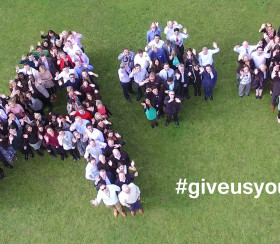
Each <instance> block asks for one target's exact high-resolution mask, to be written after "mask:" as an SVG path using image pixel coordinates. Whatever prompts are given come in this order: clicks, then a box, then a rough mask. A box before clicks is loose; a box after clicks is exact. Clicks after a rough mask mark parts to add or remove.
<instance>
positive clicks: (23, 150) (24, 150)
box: [15, 145, 33, 155]
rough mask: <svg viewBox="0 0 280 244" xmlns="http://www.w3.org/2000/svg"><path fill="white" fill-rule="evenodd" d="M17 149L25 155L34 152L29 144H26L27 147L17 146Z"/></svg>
mask: <svg viewBox="0 0 280 244" xmlns="http://www.w3.org/2000/svg"><path fill="white" fill-rule="evenodd" d="M15 149H16V150H18V151H20V152H21V153H22V154H24V155H28V153H30V154H32V153H33V151H32V149H31V147H30V146H29V145H27V146H26V149H24V147H22V148H15Z"/></svg>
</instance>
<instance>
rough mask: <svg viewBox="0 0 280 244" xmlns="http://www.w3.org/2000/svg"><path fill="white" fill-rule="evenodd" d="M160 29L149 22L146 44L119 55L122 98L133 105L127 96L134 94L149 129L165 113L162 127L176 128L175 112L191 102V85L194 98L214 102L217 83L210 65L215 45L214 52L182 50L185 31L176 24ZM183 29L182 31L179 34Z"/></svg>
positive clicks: (126, 49) (216, 49)
mask: <svg viewBox="0 0 280 244" xmlns="http://www.w3.org/2000/svg"><path fill="white" fill-rule="evenodd" d="M162 30H163V28H162V27H161V26H160V25H159V23H158V22H152V23H151V25H150V29H149V30H148V31H147V36H146V37H147V38H146V39H147V43H146V46H145V47H144V48H143V49H139V50H138V51H137V54H136V55H135V53H134V52H133V51H131V50H129V49H128V48H124V49H123V52H122V53H121V54H120V55H119V56H118V59H119V60H120V61H121V64H120V68H119V70H118V75H119V80H120V85H121V87H122V90H123V94H124V97H125V99H126V100H127V101H128V102H132V100H131V97H130V94H135V91H134V90H133V88H132V84H133V83H134V87H135V90H136V93H137V97H136V101H139V100H140V99H142V97H143V94H144V100H143V101H142V102H141V104H142V106H143V108H144V112H145V114H146V117H147V119H148V120H149V121H150V124H151V127H152V128H154V127H155V126H158V119H159V118H163V117H164V115H165V114H166V117H167V119H166V122H165V125H166V126H168V125H169V124H170V122H171V120H172V118H173V119H174V121H175V124H176V125H177V126H178V125H179V119H178V112H179V111H180V109H181V104H182V102H183V99H184V98H186V99H190V91H189V87H190V86H193V88H194V89H193V90H194V96H201V86H203V88H204V98H205V100H206V101H207V100H208V99H210V100H213V89H214V86H215V84H216V82H217V72H216V70H215V69H214V65H213V55H214V54H215V53H218V52H219V51H220V49H219V47H218V45H217V43H215V42H214V43H213V49H208V48H207V47H203V48H202V50H201V52H200V53H198V54H196V50H195V49H193V48H187V49H186V50H185V48H184V40H186V39H187V38H189V34H188V32H187V29H186V28H183V26H182V25H181V24H179V23H178V22H177V21H171V20H170V21H167V25H166V27H165V28H164V30H163V32H164V34H165V36H166V38H165V41H163V40H162ZM181 30H182V31H181Z"/></svg>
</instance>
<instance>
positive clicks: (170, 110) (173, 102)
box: [164, 91, 181, 126]
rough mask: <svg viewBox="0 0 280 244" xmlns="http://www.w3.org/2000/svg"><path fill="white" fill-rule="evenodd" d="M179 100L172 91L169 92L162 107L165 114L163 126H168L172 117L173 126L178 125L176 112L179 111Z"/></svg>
mask: <svg viewBox="0 0 280 244" xmlns="http://www.w3.org/2000/svg"><path fill="white" fill-rule="evenodd" d="M180 103H181V100H180V99H179V98H178V97H175V92H174V91H169V92H168V96H166V98H165V99H164V105H165V112H166V114H167V120H166V123H165V125H166V126H168V125H169V124H170V122H171V119H172V116H173V118H174V121H175V124H176V125H177V126H178V125H179V120H178V112H179V111H180V109H181V106H180Z"/></svg>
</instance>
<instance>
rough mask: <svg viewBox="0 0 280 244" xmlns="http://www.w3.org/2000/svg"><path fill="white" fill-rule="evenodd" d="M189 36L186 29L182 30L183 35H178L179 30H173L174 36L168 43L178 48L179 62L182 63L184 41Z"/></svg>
mask: <svg viewBox="0 0 280 244" xmlns="http://www.w3.org/2000/svg"><path fill="white" fill-rule="evenodd" d="M188 37H189V35H188V34H187V29H186V28H184V29H183V33H179V28H175V29H174V34H173V35H172V36H171V37H170V41H171V43H172V45H173V46H176V47H177V48H178V57H179V60H180V61H181V62H183V55H184V52H185V50H184V39H187V38H188Z"/></svg>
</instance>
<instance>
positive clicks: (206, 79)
mask: <svg viewBox="0 0 280 244" xmlns="http://www.w3.org/2000/svg"><path fill="white" fill-rule="evenodd" d="M212 73H213V76H214V77H213V78H212V79H211V76H210V74H209V73H208V72H207V71H204V72H203V73H202V74H201V75H202V85H203V86H215V85H216V83H217V71H216V70H215V69H213V68H212Z"/></svg>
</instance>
